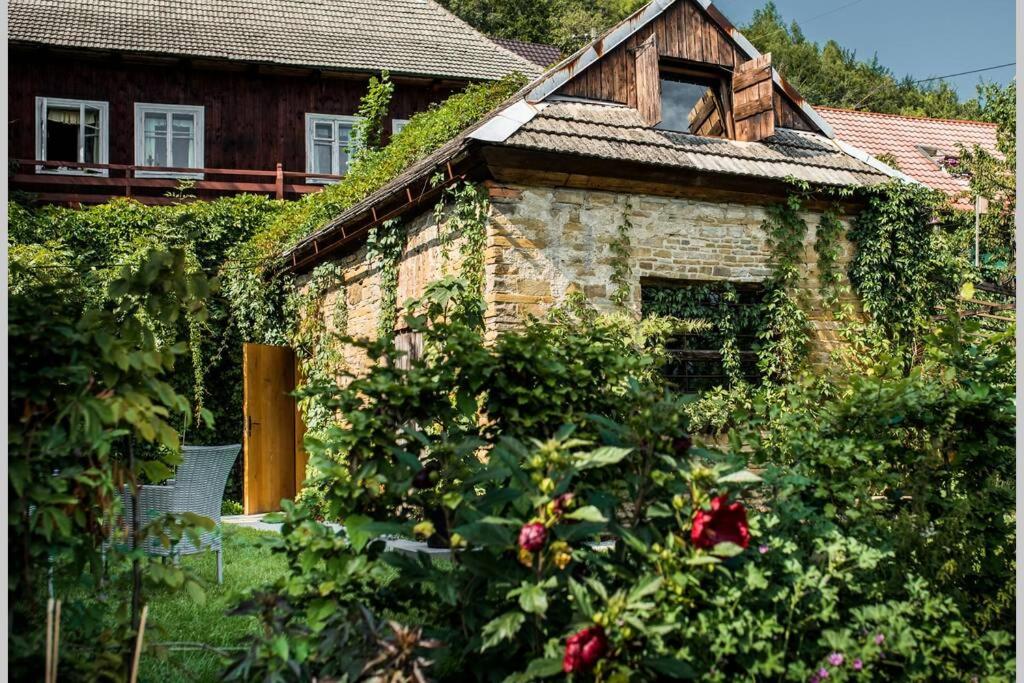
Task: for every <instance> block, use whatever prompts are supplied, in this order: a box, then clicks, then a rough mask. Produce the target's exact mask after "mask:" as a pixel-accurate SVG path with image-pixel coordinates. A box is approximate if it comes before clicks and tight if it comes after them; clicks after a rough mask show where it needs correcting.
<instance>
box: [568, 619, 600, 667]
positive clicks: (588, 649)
mask: <svg viewBox="0 0 1024 683" xmlns="http://www.w3.org/2000/svg"><path fill="white" fill-rule="evenodd" d="M607 651H608V638H606V637H605V634H604V629H603V628H601V627H600V626H589V627H587V628H585V629H583V630H582V631H580V632H579V633H576V634H574V635H572V636H569V640H568V641H567V642H566V644H565V657H563V658H562V671H563V672H565V673H567V674H571V673H574V672H576V671H589V670H590V669H593V668H594V665H595V664H597V662H598V660H599V659H601V657H603V656H604V655H605V653H606V652H607Z"/></svg>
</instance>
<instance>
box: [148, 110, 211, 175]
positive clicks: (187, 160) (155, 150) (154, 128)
mask: <svg viewBox="0 0 1024 683" xmlns="http://www.w3.org/2000/svg"><path fill="white" fill-rule="evenodd" d="M203 111H204V110H203V107H196V106H189V105H179V104H138V103H137V104H136V105H135V165H136V166H162V167H165V168H168V169H171V168H196V169H200V168H202V167H203ZM136 175H139V176H147V177H164V178H167V177H171V178H201V177H202V173H190V172H187V171H185V172H182V171H153V170H149V171H136Z"/></svg>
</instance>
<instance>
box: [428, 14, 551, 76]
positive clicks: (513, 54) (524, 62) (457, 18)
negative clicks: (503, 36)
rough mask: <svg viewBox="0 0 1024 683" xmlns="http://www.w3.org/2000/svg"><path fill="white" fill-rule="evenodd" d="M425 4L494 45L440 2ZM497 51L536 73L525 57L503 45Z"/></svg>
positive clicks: (492, 41)
mask: <svg viewBox="0 0 1024 683" xmlns="http://www.w3.org/2000/svg"><path fill="white" fill-rule="evenodd" d="M425 2H426V4H428V5H433V6H434V7H436V8H437V9H439V10H441V11H442V12H443V13H445V14H447V15H448V16H449V17H451V18H452V19H454V20H455V21H456V22H457V23H459V24H462V25H463V26H465V27H466V28H468V29H469V30H470V31H472V32H473V33H475V34H476V35H478V36H480V37H481V38H483V39H484V40H486V41H487V42H490V43H494V40H492V39H491V37H490V36H489V35H487V34H486V33H484V32H483V31H478V30H477V29H476V28H474V27H473V26H471V25H470V24H469V22H468V21H464V20H463V19H461V18H459V16H458V15H457V14H455V13H454V12H452V11H449V9H448V8H447V7H445V6H444V5H442V4H441V3H440V2H437V0H425ZM495 44H497V43H495ZM498 49H500V50H502V51H504V52H506V53H508V54H510V55H512V57H514V58H515V59H516V60H517V61H520V62H523V64H526V65H529V68H530V71H536V69H537V65H536V64H534V63H533V62H531V61H529V60H528V59H526V57H520V56H519V55H517V54H516V53H515V52H513V51H512V50H509V49H508V48H507V47H505V46H504V45H498Z"/></svg>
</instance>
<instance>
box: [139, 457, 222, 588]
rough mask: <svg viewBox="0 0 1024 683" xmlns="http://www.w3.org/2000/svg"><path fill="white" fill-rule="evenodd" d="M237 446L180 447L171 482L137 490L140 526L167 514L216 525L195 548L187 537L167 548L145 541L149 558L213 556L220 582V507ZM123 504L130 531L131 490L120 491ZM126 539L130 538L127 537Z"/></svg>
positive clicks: (153, 539) (150, 539)
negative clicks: (210, 553)
mask: <svg viewBox="0 0 1024 683" xmlns="http://www.w3.org/2000/svg"><path fill="white" fill-rule="evenodd" d="M241 450H242V446H241V445H240V444H233V445H231V446H184V447H182V462H181V465H179V466H178V471H177V473H176V474H175V478H174V479H170V480H168V481H167V483H166V484H161V485H146V486H141V487H139V509H140V511H141V513H142V514H141V517H140V520H139V522H140V524H142V525H145V524H146V523H148V522H149V521H150V520H152V519H155V518H156V517H159V516H161V515H166V514H168V513H182V512H192V513H194V514H197V515H202V516H203V517H209V518H210V519H212V520H213V521H214V524H216V526H215V527H214V529H213V530H212V531H205V530H204V531H203V532H202V533H201V534H200V543H199V546H198V547H197V546H196V545H195V544H194V543H192V539H190V538H188V537H187V536H186V537H184V538H182V539H181V540H180V541H179V542H178V543H176V544H175V545H174V546H173V547H171V548H166V547H164V546H163V545H162V544H161V543H160V541H159V540H158V539H155V538H147V539H146V540H145V541H144V546H143V547H144V549H145V551H146V552H147V553H148V554H150V555H163V556H166V557H170V558H172V559H173V560H174V561H175V562H177V561H178V558H179V557H180V556H182V555H192V554H194V553H199V552H203V551H206V550H214V551H216V553H217V583H222V582H223V580H224V550H223V547H222V546H221V522H220V508H221V504H222V502H223V500H224V487H225V485H226V484H227V481H228V474H229V473H230V472H231V467H232V466H233V465H234V464H235V459H236V458H237V457H238V453H239V451H241ZM121 499H122V501H123V503H124V522H125V523H124V529H125V531H126V532H128V531H129V530H130V528H131V523H132V520H133V519H134V513H133V510H132V496H131V491H130V490H128V488H127V487H125V489H124V490H123V491H122V492H121ZM129 537H130V536H129Z"/></svg>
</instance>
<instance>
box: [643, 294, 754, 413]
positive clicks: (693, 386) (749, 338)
mask: <svg viewBox="0 0 1024 683" xmlns="http://www.w3.org/2000/svg"><path fill="white" fill-rule="evenodd" d="M764 294H765V290H764V287H763V286H762V285H760V284H748V283H731V282H722V281H699V280H678V281H671V282H658V283H641V297H642V310H643V315H644V316H645V317H646V316H652V315H664V316H672V317H675V318H679V319H682V320H693V321H698V320H699V321H705V322H706V323H708V325H707V328H706V329H702V330H699V331H694V332H689V333H683V334H678V335H676V336H674V337H672V338H670V339H669V340H668V342H667V343H666V351H667V353H668V356H669V360H668V362H667V363H666V365H665V367H664V368H663V372H664V374H665V377H666V379H668V380H669V381H670V382H672V383H673V384H674V385H675V386H676V387H677V388H678V389H679V390H680V391H683V392H687V393H695V392H700V391H706V390H708V389H713V388H715V387H728V386H731V385H732V384H734V383H735V382H736V381H737V380H741V379H742V380H745V381H748V382H751V383H756V382H758V381H760V373H759V370H758V366H757V351H758V349H759V334H758V333H759V331H760V329H761V327H762V320H763V305H762V304H763V301H764Z"/></svg>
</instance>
